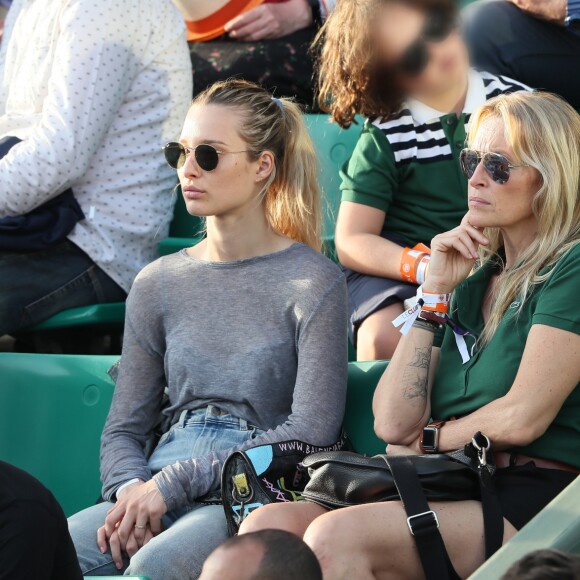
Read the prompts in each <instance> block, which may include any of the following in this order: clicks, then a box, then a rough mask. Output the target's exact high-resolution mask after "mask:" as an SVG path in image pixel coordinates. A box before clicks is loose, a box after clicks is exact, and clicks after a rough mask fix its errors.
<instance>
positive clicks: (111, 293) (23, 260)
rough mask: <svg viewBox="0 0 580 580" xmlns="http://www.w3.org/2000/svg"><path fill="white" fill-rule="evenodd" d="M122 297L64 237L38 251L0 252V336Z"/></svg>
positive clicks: (110, 280)
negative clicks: (79, 308) (62, 314)
mask: <svg viewBox="0 0 580 580" xmlns="http://www.w3.org/2000/svg"><path fill="white" fill-rule="evenodd" d="M126 297H127V294H126V293H125V291H124V290H123V289H122V288H121V287H120V286H118V285H117V284H116V283H115V282H114V281H113V280H112V279H111V278H109V276H107V274H105V272H103V270H101V269H100V268H99V267H98V266H97V265H96V264H95V263H94V262H93V261H92V260H91V258H90V257H89V256H88V255H87V254H85V252H83V251H82V250H81V249H80V248H79V247H78V246H76V245H75V244H73V243H72V242H71V241H69V240H65V241H63V242H61V243H59V244H56V245H55V246H52V247H51V248H48V249H46V250H40V251H38V252H26V253H23V252H6V251H1V252H0V336H2V335H3V334H12V333H14V332H17V331H18V330H21V329H23V328H26V327H27V326H31V325H34V324H38V323H40V322H42V321H43V320H46V319H47V318H50V317H51V316H52V315H54V314H56V313H57V312H60V311H61V310H66V309H67V308H75V307H77V306H88V305H90V304H100V303H104V302H122V301H124V300H125V298H126Z"/></svg>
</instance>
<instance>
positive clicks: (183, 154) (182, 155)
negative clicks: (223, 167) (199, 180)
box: [163, 142, 247, 171]
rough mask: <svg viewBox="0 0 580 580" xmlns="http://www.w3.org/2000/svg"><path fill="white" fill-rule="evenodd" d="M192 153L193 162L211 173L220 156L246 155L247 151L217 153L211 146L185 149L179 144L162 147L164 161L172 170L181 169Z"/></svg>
mask: <svg viewBox="0 0 580 580" xmlns="http://www.w3.org/2000/svg"><path fill="white" fill-rule="evenodd" d="M191 153H193V155H194V156H195V161H196V162H197V164H198V165H199V166H200V167H201V168H202V169H203V171H213V170H214V169H215V168H216V167H217V166H218V164H219V161H220V155H227V154H234V153H247V151H218V150H217V149H216V148H215V147H214V146H213V145H206V144H202V145H198V146H197V147H193V148H192V147H186V146H185V145H182V144H181V143H174V142H172V143H167V145H165V146H164V147H163V154H164V155H165V160H166V161H167V163H168V164H169V166H170V167H173V169H181V168H182V167H183V166H184V165H185V160H186V159H187V157H188V156H189V155H190V154H191Z"/></svg>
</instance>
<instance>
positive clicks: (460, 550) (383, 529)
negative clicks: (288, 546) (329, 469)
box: [304, 501, 516, 580]
mask: <svg viewBox="0 0 580 580" xmlns="http://www.w3.org/2000/svg"><path fill="white" fill-rule="evenodd" d="M431 507H432V509H433V510H434V511H435V512H436V513H437V517H438V518H439V523H440V531H441V534H442V536H443V540H444V541H445V545H446V547H447V550H448V552H449V556H450V558H451V561H452V562H453V565H454V567H455V569H456V570H457V573H458V574H459V575H460V576H461V577H462V578H466V577H467V576H469V575H470V574H471V573H472V572H473V571H474V570H476V569H477V568H478V567H479V566H480V565H481V564H482V563H483V561H484V539H483V516H482V512H481V504H480V503H479V502H476V501H463V502H441V503H435V502H434V503H432V504H431ZM405 520H406V515H405V511H404V509H403V507H402V505H401V503H400V502H386V503H380V504H373V505H363V506H356V507H352V508H346V509H342V510H337V511H334V512H330V513H327V514H325V515H323V516H322V517H319V518H318V519H316V521H314V522H313V523H312V524H311V525H310V527H309V528H308V530H307V531H306V534H305V535H304V540H305V541H306V543H307V544H309V545H310V547H311V548H312V549H313V550H314V552H315V553H316V555H317V557H318V559H319V560H320V563H321V565H322V569H323V572H324V580H342V579H344V578H356V579H357V580H374V579H377V580H403V579H413V580H415V579H416V580H420V579H423V578H424V575H423V569H422V567H421V563H420V560H419V556H418V553H417V548H416V547H415V543H414V541H413V537H412V536H411V535H410V534H409V530H408V528H407V524H406V521H405ZM504 523H505V531H504V543H505V542H506V541H507V540H509V539H510V538H511V537H512V536H513V535H514V534H515V533H516V530H515V528H514V527H513V526H512V525H511V524H510V523H509V522H507V521H505V520H504Z"/></svg>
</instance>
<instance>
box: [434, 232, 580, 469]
mask: <svg viewBox="0 0 580 580" xmlns="http://www.w3.org/2000/svg"><path fill="white" fill-rule="evenodd" d="M492 274H493V265H486V267H484V268H481V269H480V270H478V271H476V272H475V273H474V274H473V275H472V276H470V277H469V278H467V279H466V280H465V281H464V282H463V283H462V284H460V285H459V286H458V287H457V288H456V289H455V291H454V293H453V315H452V316H453V320H454V321H455V322H456V323H457V324H459V326H461V327H462V328H464V329H466V330H468V331H469V332H470V333H471V334H473V335H474V336H478V335H480V334H481V332H482V330H483V315H482V311H481V308H482V303H483V298H484V295H485V291H486V288H487V286H488V284H489V281H490V278H491V276H492ZM579 288H580V244H577V245H576V246H575V247H573V248H572V249H571V250H570V251H569V252H567V253H566V254H565V255H564V256H563V257H562V258H561V259H560V260H559V262H558V264H557V265H556V266H555V269H554V271H553V273H552V275H551V276H550V277H549V278H548V280H547V281H546V282H544V283H543V284H539V285H537V286H535V288H534V289H533V292H532V293H531V295H530V296H529V297H528V299H527V300H526V302H525V304H524V305H523V308H522V310H521V312H520V314H519V316H518V317H516V316H515V313H516V309H517V307H518V306H519V301H517V300H516V301H515V302H513V303H512V304H511V306H510V307H509V308H508V310H507V312H506V315H505V316H504V318H503V320H502V322H501V324H500V325H499V327H498V329H497V331H496V333H495V334H494V336H493V338H492V339H491V341H490V342H489V344H488V345H487V346H486V347H485V348H483V349H481V350H477V349H475V351H474V352H473V354H472V358H471V360H470V361H469V362H467V363H466V364H462V362H461V356H460V354H459V351H458V349H457V346H456V344H455V339H454V337H453V332H452V331H451V329H450V328H446V330H445V334H444V337H443V341H442V344H441V357H440V362H439V365H438V368H437V373H436V376H435V381H434V384H433V392H432V395H431V405H432V409H433V410H432V415H433V417H435V418H437V419H443V418H448V417H452V416H463V415H468V414H469V413H472V412H474V411H476V410H477V409H479V408H481V407H483V406H484V405H486V404H488V403H490V402H491V401H494V400H495V399H498V398H500V397H503V396H504V395H505V394H506V393H507V392H508V391H509V390H510V388H511V386H512V384H513V382H514V380H515V378H516V374H517V372H518V369H519V366H520V362H521V360H522V356H523V352H524V348H525V345H526V340H527V337H528V333H529V332H530V329H531V327H532V325H533V324H544V325H546V326H552V327H554V328H560V329H562V330H567V331H569V332H574V333H575V334H580V310H579V309H578V308H576V304H577V299H578V290H579ZM439 338H440V337H439ZM439 342H441V341H440V340H436V346H437V345H438V343H439ZM466 342H467V347H468V349H471V348H472V347H473V344H474V342H475V340H474V338H472V337H470V336H467V337H466ZM520 451H521V452H522V453H525V454H527V455H531V456H537V457H543V458H546V459H552V460H555V461H561V462H564V463H567V464H569V465H573V466H575V467H578V468H580V383H579V384H578V385H577V386H576V388H575V389H574V391H573V392H572V394H571V395H570V396H569V397H568V398H567V399H566V401H565V403H564V405H563V406H562V408H561V409H560V411H559V413H558V415H557V416H556V418H555V419H554V421H553V423H552V424H551V425H550V426H549V427H548V429H547V430H546V432H545V433H544V434H543V435H542V436H541V437H540V438H539V439H536V441H534V442H533V443H531V444H530V445H528V446H526V447H525V448H522V449H520Z"/></svg>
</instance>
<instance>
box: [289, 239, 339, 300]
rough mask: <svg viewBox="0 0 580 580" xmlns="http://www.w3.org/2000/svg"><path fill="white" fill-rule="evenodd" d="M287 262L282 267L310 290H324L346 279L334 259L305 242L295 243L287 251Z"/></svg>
mask: <svg viewBox="0 0 580 580" xmlns="http://www.w3.org/2000/svg"><path fill="white" fill-rule="evenodd" d="M285 262H286V263H284V264H282V267H283V268H284V269H285V271H286V272H287V273H288V275H289V277H290V278H291V279H292V280H293V281H301V282H302V284H301V285H302V287H304V288H309V289H310V290H312V289H314V288H317V289H318V290H319V291H321V292H324V291H326V290H328V289H329V288H331V287H333V286H334V285H336V284H340V283H342V280H344V274H343V272H342V270H341V269H340V268H339V267H338V266H337V265H336V264H335V263H334V262H333V261H332V260H330V259H329V258H327V257H326V256H325V255H324V254H321V253H320V252H317V251H316V250H314V249H312V248H311V247H310V246H307V245H305V244H294V245H293V246H292V247H291V248H290V251H289V252H286V255H285ZM296 286H298V287H299V285H296Z"/></svg>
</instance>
